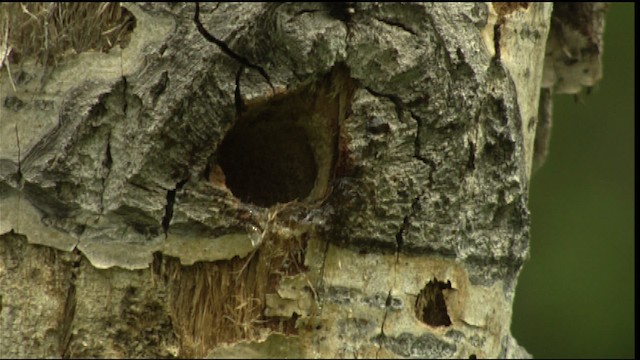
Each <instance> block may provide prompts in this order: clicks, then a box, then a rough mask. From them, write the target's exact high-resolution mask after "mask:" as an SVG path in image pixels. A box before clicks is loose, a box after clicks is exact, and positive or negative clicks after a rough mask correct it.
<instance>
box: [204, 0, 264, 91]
mask: <svg viewBox="0 0 640 360" xmlns="http://www.w3.org/2000/svg"><path fill="white" fill-rule="evenodd" d="M193 21H194V22H195V24H196V28H197V29H198V32H200V35H202V37H204V38H205V39H206V40H207V41H209V42H211V43H214V44H216V45H217V46H218V48H220V50H221V51H222V52H223V53H225V54H226V55H227V56H229V57H230V58H232V59H234V60H235V61H237V62H239V63H240V64H242V65H243V66H246V67H248V68H251V69H254V70H256V71H257V72H259V73H260V75H262V77H263V78H264V79H265V80H266V81H267V83H268V84H269V87H271V90H272V91H273V93H274V94H275V87H274V86H273V84H272V83H271V79H270V78H269V75H268V74H267V72H266V71H265V70H264V69H263V68H262V67H260V66H258V65H255V64H253V63H251V62H250V61H249V59H247V58H246V57H244V56H241V55H239V54H237V53H236V52H235V51H233V50H231V48H230V47H229V46H228V45H227V44H226V43H225V42H224V41H222V40H220V39H218V38H216V37H215V36H213V35H212V34H211V33H210V32H208V31H207V29H205V28H204V25H202V23H201V22H200V3H199V2H196V11H195V13H194V15H193Z"/></svg>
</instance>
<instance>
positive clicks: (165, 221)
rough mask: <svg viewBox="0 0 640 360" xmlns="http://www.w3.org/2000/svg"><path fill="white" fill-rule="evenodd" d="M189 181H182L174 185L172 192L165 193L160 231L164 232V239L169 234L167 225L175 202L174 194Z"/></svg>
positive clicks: (171, 216) (169, 222)
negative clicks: (165, 199) (165, 198)
mask: <svg viewBox="0 0 640 360" xmlns="http://www.w3.org/2000/svg"><path fill="white" fill-rule="evenodd" d="M188 180H189V179H184V180H182V181H180V182H179V183H177V184H176V187H175V188H174V189H173V190H169V191H167V205H166V206H165V208H164V216H163V217H162V229H163V230H164V235H165V237H166V236H167V233H168V232H169V224H171V218H173V204H174V203H175V201H176V192H178V190H181V189H182V187H183V186H184V184H186V183H187V181H188Z"/></svg>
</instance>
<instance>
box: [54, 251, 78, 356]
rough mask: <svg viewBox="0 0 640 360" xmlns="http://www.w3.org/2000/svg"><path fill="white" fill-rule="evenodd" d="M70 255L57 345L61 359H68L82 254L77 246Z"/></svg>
mask: <svg viewBox="0 0 640 360" xmlns="http://www.w3.org/2000/svg"><path fill="white" fill-rule="evenodd" d="M71 256H73V257H74V258H75V259H74V261H73V262H72V263H71V270H70V276H69V287H68V289H67V296H66V299H65V304H64V312H63V315H62V322H61V325H60V329H61V331H60V338H59V347H60V357H61V358H63V359H68V358H69V357H70V356H71V354H70V353H69V346H70V344H71V335H72V331H71V329H72V325H73V320H74V319H75V315H76V305H77V299H76V280H77V278H78V274H77V273H78V271H79V268H80V263H81V262H82V256H81V255H80V251H79V250H78V249H77V248H74V249H73V251H72V253H71Z"/></svg>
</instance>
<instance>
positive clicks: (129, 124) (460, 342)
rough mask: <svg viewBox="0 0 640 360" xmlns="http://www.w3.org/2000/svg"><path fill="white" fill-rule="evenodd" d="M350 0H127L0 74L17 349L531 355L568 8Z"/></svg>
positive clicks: (8, 264)
mask: <svg viewBox="0 0 640 360" xmlns="http://www.w3.org/2000/svg"><path fill="white" fill-rule="evenodd" d="M349 4H350V3H332V4H329V3H311V4H309V3H296V4H258V3H242V4H239V3H221V4H219V5H213V4H206V5H202V6H201V7H200V8H199V14H196V11H197V10H198V8H197V7H196V6H195V5H194V4H178V3H173V4H171V3H168V4H167V3H165V4H144V5H135V4H126V5H123V6H125V7H126V9H127V10H128V11H130V12H131V13H132V14H133V16H134V17H135V20H136V27H135V29H134V30H133V33H132V34H131V40H130V42H129V44H128V46H126V47H125V48H124V49H115V48H114V49H112V50H111V51H110V52H109V53H97V52H87V53H82V54H80V55H79V56H78V57H77V58H75V59H74V60H72V61H68V62H64V63H62V64H59V65H58V66H57V67H56V68H55V69H52V70H50V72H49V73H48V74H46V77H45V78H43V79H42V80H43V81H39V79H40V78H39V77H40V76H41V75H40V74H41V73H42V71H43V70H42V69H41V67H39V66H38V65H37V64H34V63H28V62H27V63H24V64H23V65H22V66H21V67H20V68H17V67H15V66H14V67H13V68H12V69H11V71H12V73H11V74H12V76H11V79H9V77H8V75H7V73H6V72H4V71H3V73H2V75H1V76H2V77H0V80H1V83H0V86H1V88H0V90H1V91H2V101H3V103H2V109H1V111H2V112H1V124H0V140H1V142H0V234H2V235H0V319H1V321H0V324H1V325H0V355H1V356H3V357H57V356H62V357H172V356H180V357H188V356H197V357H202V356H215V357H223V356H243V357H249V356H252V357H253V356H267V357H280V356H289V357H291V356H300V357H397V356H400V357H447V358H461V357H465V358H468V357H472V356H473V357H481V358H485V357H490V358H493V357H523V356H527V355H528V354H527V353H526V351H525V350H524V349H522V348H521V347H519V346H518V345H517V343H516V341H515V340H514V339H513V337H512V336H511V334H510V329H509V328H510V324H511V312H512V303H513V297H514V289H515V285H516V281H517V276H518V273H519V270H520V268H521V266H522V264H523V262H524V261H525V259H526V258H527V256H528V241H529V212H528V210H527V196H528V185H529V178H530V176H531V168H532V159H533V157H534V147H536V145H534V144H535V142H534V139H535V133H536V127H537V124H538V122H540V121H541V120H540V118H539V106H538V101H539V98H540V88H541V85H542V78H543V64H544V60H545V44H546V41H547V34H548V32H549V26H550V19H551V12H552V7H551V5H550V4H541V3H509V4H510V5H509V4H507V5H491V4H472V3H470V4H431V5H429V4H418V3H412V4H393V3H387V4H372V3H370V4H353V5H349ZM3 70H4V69H3ZM552 82H553V81H552ZM12 85H15V88H16V89H15V91H14V90H13V89H11V87H12ZM547 86H550V85H547ZM547 95H548V94H547ZM543 98H545V97H544V96H543ZM547 98H548V96H547ZM545 109H547V110H548V107H547V106H544V107H542V110H543V111H542V112H541V114H542V115H541V117H545V116H546V113H544V111H546V110H545Z"/></svg>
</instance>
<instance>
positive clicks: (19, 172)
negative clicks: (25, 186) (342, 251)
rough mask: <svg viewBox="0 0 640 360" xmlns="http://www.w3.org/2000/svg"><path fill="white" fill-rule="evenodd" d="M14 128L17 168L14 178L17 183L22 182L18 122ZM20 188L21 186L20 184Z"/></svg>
mask: <svg viewBox="0 0 640 360" xmlns="http://www.w3.org/2000/svg"><path fill="white" fill-rule="evenodd" d="M14 126H15V130H16V146H17V147H18V170H17V171H16V176H17V177H18V178H17V179H16V180H17V181H18V184H22V162H21V160H20V157H21V153H20V134H18V123H16V124H15V125H14ZM20 187H21V188H22V186H20Z"/></svg>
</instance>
